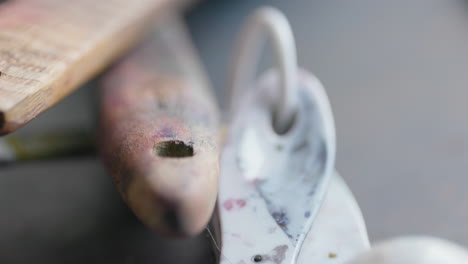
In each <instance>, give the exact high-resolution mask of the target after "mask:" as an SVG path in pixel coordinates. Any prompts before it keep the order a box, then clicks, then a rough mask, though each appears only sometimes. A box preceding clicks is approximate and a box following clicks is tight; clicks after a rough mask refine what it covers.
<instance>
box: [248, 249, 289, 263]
mask: <svg viewBox="0 0 468 264" xmlns="http://www.w3.org/2000/svg"><path fill="white" fill-rule="evenodd" d="M287 250H288V246H287V245H280V246H277V247H275V248H274V249H273V250H272V251H271V253H270V254H266V255H255V256H254V257H253V258H252V260H254V262H260V261H261V262H263V261H265V262H268V261H269V262H272V263H276V264H281V263H283V261H284V259H285V258H286V251H287ZM257 256H260V257H261V258H257ZM255 258H257V259H260V261H255Z"/></svg>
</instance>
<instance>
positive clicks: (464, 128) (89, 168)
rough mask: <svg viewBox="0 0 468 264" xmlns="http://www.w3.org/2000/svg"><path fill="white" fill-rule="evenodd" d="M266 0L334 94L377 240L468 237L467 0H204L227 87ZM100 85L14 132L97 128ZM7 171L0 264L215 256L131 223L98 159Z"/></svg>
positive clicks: (348, 159) (191, 18)
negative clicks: (177, 247)
mask: <svg viewBox="0 0 468 264" xmlns="http://www.w3.org/2000/svg"><path fill="white" fill-rule="evenodd" d="M265 4H269V5H273V6H276V7H278V8H279V9H281V10H282V11H284V12H285V14H286V15H287V16H288V18H289V19H290V21H291V24H292V27H293V30H294V32H295V36H296V42H297V46H298V53H299V63H300V65H301V66H302V67H304V68H307V69H309V70H311V71H312V72H313V73H314V74H316V75H317V76H318V77H319V79H320V80H321V81H322V82H323V84H324V86H325V88H326V90H327V92H328V95H329V98H330V101H331V104H332V108H333V111H334V114H335V121H336V126H337V133H338V134H337V136H338V138H337V139H338V160H337V169H338V171H339V172H340V173H341V175H342V176H343V177H344V178H345V180H346V181H347V183H348V184H349V186H350V188H351V190H352V191H353V193H354V194H355V196H356V199H357V201H358V203H359V205H360V207H361V209H362V212H363V214H364V218H365V220H366V223H367V228H368V232H369V236H370V239H371V241H377V240H381V239H385V238H389V237H392V236H396V235H406V234H428V235H435V236H439V237H442V238H447V239H450V240H452V241H455V242H458V243H460V244H462V245H464V246H468V228H467V226H466V223H467V222H468V203H467V202H468V191H467V188H468V162H467V158H468V104H467V103H466V101H467V98H468V74H467V69H468V52H467V48H466V47H468V31H467V30H466V29H467V28H468V2H467V1H464V0H445V1H440V0H411V1H408V0H393V1H373V0H355V1H347V0H334V1H329V0H292V1H281V0H275V1H273V0H272V1H262V0H257V1H228V0H213V1H205V2H202V3H200V4H199V5H197V6H196V7H195V8H193V9H191V10H190V12H189V13H188V15H187V21H188V24H189V27H190V30H191V33H192V35H193V38H194V41H195V44H196V46H197V48H198V49H199V50H200V53H201V57H202V60H203V62H204V64H205V66H206V69H207V71H208V74H209V77H210V78H211V80H212V82H213V87H214V89H215V90H216V94H217V95H218V97H219V98H221V97H222V96H223V89H224V82H225V79H226V73H227V70H228V63H229V59H230V54H231V51H232V48H233V41H234V38H235V35H236V33H237V32H238V29H239V27H240V25H241V24H242V21H243V20H244V19H245V18H246V17H247V15H248V14H249V13H250V12H251V11H252V10H253V9H254V8H255V7H258V6H260V5H265ZM266 57H268V54H267V56H266ZM268 64H269V60H268V58H266V60H265V63H264V65H265V66H266V65H268ZM95 84H96V83H95V82H91V83H89V84H87V85H86V86H85V87H83V88H82V89H79V90H78V91H77V92H75V93H74V94H72V95H71V96H69V97H68V98H66V99H65V100H64V101H62V102H61V103H59V104H58V105H57V106H55V107H54V108H52V109H51V110H49V111H47V112H46V113H44V114H43V115H41V116H40V117H39V118H37V119H36V120H34V121H33V122H31V123H30V124H28V125H27V126H26V127H25V128H23V129H21V130H20V131H18V132H17V133H32V132H37V131H43V130H45V129H47V128H49V127H54V126H57V127H63V128H66V127H68V128H80V129H83V128H85V129H86V128H89V129H92V128H93V125H94V123H95V118H96V116H95V107H94V105H93V98H94V97H95V96H96V95H95V94H94V92H93V90H94V89H95ZM65 113H66V114H65ZM0 175H1V177H0V211H1V212H2V214H1V216H0V262H1V263H23V262H30V261H31V260H34V263H63V262H67V263H83V262H87V263H97V262H100V263H103V262H104V263H107V262H113V263H150V262H153V263H176V262H177V261H180V262H181V263H198V262H197V261H196V259H197V260H198V259H200V260H202V259H206V258H209V257H211V255H210V252H209V250H207V249H206V248H202V250H199V251H193V252H186V251H181V252H177V254H172V255H171V254H170V255H167V254H166V255H164V254H161V252H164V246H162V245H170V244H171V243H176V242H174V241H170V242H166V243H159V242H158V241H160V240H161V238H159V237H157V236H156V235H154V234H149V233H148V232H147V231H146V230H145V229H144V228H143V227H142V226H141V225H140V224H139V223H138V222H137V221H135V219H134V218H133V216H132V215H131V214H130V213H129V211H128V210H127V209H126V207H125V206H124V205H123V204H122V202H121V200H120V197H119V195H118V193H117V191H115V189H114V187H113V185H112V182H111V179H110V177H108V176H107V175H106V173H105V172H104V169H103V168H102V166H101V165H100V164H99V162H98V160H97V159H96V158H94V157H89V158H85V159H66V160H59V161H47V162H31V163H27V164H18V165H13V166H8V167H2V168H1V170H0ZM184 243H185V245H186V246H187V248H194V247H193V245H200V243H197V240H191V241H185V242H184ZM197 252H198V253H197ZM193 254H195V255H196V257H193V256H194V255H193ZM184 258H185V259H184ZM155 259H158V261H159V262H157V261H156V262H154V261H155ZM199 263H204V262H203V261H201V262H199ZM205 263H206V262H205Z"/></svg>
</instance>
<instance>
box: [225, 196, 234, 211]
mask: <svg viewBox="0 0 468 264" xmlns="http://www.w3.org/2000/svg"><path fill="white" fill-rule="evenodd" d="M223 207H224V209H226V210H228V211H231V209H232V208H233V207H234V205H233V204H232V200H231V199H228V200H226V201H224V203H223Z"/></svg>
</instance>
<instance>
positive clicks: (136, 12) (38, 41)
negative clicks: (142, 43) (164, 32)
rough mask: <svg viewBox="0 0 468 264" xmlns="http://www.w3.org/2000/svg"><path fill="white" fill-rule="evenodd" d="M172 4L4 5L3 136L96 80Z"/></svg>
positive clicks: (111, 0)
mask: <svg viewBox="0 0 468 264" xmlns="http://www.w3.org/2000/svg"><path fill="white" fill-rule="evenodd" d="M174 2H180V1H171V0H134V1H127V0H106V1H96V0H79V1H67V0H34V1H31V0H29V1H28V0H6V1H0V135H2V134H7V133H10V132H12V131H14V130H16V129H18V128H20V127H21V126H23V125H24V124H26V123H27V122H29V121H30V120H31V119H33V118H35V117H36V116H37V115H38V114H40V113H42V112H43V111H44V110H46V109H48V108H49V107H51V106H52V105H54V104H55V103H57V102H58V101H60V100H61V99H62V98H63V97H64V96H66V95H67V94H69V93H70V92H72V91H73V90H74V89H75V88H77V87H78V86H79V85H80V84H82V83H83V82H85V81H87V80H88V79H89V78H91V77H93V76H94V75H96V74H97V73H98V72H99V71H101V70H102V69H103V68H104V67H106V66H107V65H108V64H109V63H110V62H112V61H113V60H114V59H115V58H116V57H117V56H119V55H120V54H121V53H123V52H125V51H126V50H127V49H128V48H129V47H130V46H132V45H133V44H135V43H136V41H137V40H139V39H140V38H141V36H142V35H143V33H145V32H146V31H147V30H148V29H149V25H150V24H151V23H152V22H153V20H154V18H155V17H156V16H155V14H156V13H157V12H158V11H161V10H162V9H164V8H165V7H167V6H168V4H169V3H171V4H173V3H174Z"/></svg>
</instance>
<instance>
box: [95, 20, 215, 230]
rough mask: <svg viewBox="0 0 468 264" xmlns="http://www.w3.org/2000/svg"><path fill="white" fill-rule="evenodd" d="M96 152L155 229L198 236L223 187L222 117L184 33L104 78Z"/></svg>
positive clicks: (163, 39)
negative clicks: (219, 178)
mask: <svg viewBox="0 0 468 264" xmlns="http://www.w3.org/2000/svg"><path fill="white" fill-rule="evenodd" d="M101 93H102V94H101V105H100V131H99V136H100V138H99V141H98V144H99V149H100V153H101V156H102V159H103V161H104V163H105V165H106V166H107V168H108V170H109V171H110V173H111V174H112V177H113V179H114V181H115V183H116V185H117V188H118V190H119V191H120V192H121V195H122V197H123V199H124V200H125V201H126V203H127V204H128V205H129V207H130V208H131V209H132V210H133V211H134V213H135V214H136V215H137V216H138V217H139V218H140V220H141V221H142V222H143V223H145V224H146V225H147V226H149V227H150V228H152V229H154V230H156V231H158V232H160V233H163V234H166V235H173V236H191V235H194V234H197V233H199V232H201V231H202V230H203V229H204V228H205V226H206V224H207V223H208V221H209V219H210V216H211V214H212V211H213V208H214V205H215V200H216V195H217V186H218V172H219V164H218V162H219V153H218V138H217V137H218V109H217V106H216V103H215V100H214V97H213V96H212V95H211V93H210V89H209V86H208V82H207V79H206V78H205V74H204V72H203V70H202V68H201V65H200V64H199V61H198V58H197V56H196V54H195V51H194V49H193V47H192V45H191V43H190V40H189V38H188V37H187V33H186V31H185V28H184V27H183V26H182V25H181V24H180V22H179V21H178V20H177V19H176V18H172V17H171V18H165V19H164V21H159V23H158V27H157V29H156V30H155V33H154V34H153V36H152V38H151V39H149V40H148V41H147V42H145V43H144V44H143V45H142V46H141V47H139V48H138V49H137V50H135V52H133V53H131V54H130V55H129V56H128V57H126V58H124V59H123V60H122V61H121V62H120V63H119V64H118V65H116V67H115V68H114V69H113V70H111V71H110V72H109V73H108V74H107V75H106V76H105V77H104V81H103V84H102V89H101Z"/></svg>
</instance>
